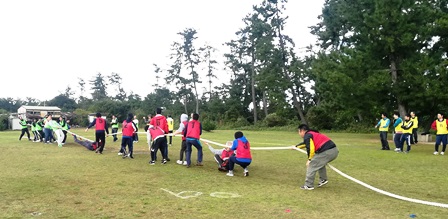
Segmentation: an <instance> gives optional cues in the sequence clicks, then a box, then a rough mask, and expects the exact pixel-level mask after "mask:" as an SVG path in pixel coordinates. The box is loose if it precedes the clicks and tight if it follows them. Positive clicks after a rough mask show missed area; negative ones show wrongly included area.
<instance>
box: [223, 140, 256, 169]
mask: <svg viewBox="0 0 448 219" xmlns="http://www.w3.org/2000/svg"><path fill="white" fill-rule="evenodd" d="M230 150H232V151H236V154H234V155H232V156H231V157H230V158H229V165H228V169H229V172H228V173H227V176H233V168H234V166H235V164H238V165H240V166H241V167H242V168H244V176H249V170H248V168H247V167H248V166H249V165H250V163H251V162H252V155H251V153H250V143H249V141H248V140H247V139H246V137H244V134H243V132H240V131H238V132H235V140H233V142H232V147H231V148H230Z"/></svg>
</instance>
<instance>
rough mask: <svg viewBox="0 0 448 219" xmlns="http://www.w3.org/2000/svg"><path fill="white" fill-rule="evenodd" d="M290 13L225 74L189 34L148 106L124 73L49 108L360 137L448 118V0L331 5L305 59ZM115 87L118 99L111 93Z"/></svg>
mask: <svg viewBox="0 0 448 219" xmlns="http://www.w3.org/2000/svg"><path fill="white" fill-rule="evenodd" d="M287 6H288V4H287V0H263V1H261V3H260V4H257V5H254V6H253V10H252V11H251V12H250V13H248V14H247V15H246V16H245V17H244V18H243V19H242V22H243V24H244V26H243V28H240V29H238V30H236V32H235V35H234V38H233V39H230V40H229V41H228V42H225V43H224V45H225V46H226V48H227V50H228V51H227V52H226V53H225V55H224V58H225V60H224V63H222V64H224V65H225V68H226V69H225V70H222V69H218V68H217V66H218V64H219V63H218V61H217V60H216V59H215V58H214V57H215V54H216V49H215V48H214V47H212V46H211V45H201V46H198V45H197V31H196V30H195V29H194V28H187V29H185V30H182V31H180V32H179V33H178V36H179V40H178V41H176V42H173V43H172V45H171V54H170V56H169V59H168V60H167V61H166V63H154V67H155V72H154V74H155V76H156V77H155V78H156V84H155V85H154V86H153V90H152V92H151V93H150V94H148V95H147V96H146V97H141V96H139V95H138V94H134V93H132V91H130V92H126V91H125V90H123V88H122V87H121V86H120V84H121V82H122V78H121V76H120V75H119V74H118V73H111V74H110V75H104V74H101V73H97V74H96V75H95V76H94V77H93V78H92V79H91V80H89V81H87V82H86V81H85V80H84V79H81V78H80V79H79V82H78V86H77V88H78V89H79V91H80V93H81V94H82V95H80V96H79V97H77V98H75V97H74V92H73V89H74V88H71V87H67V89H66V90H65V92H63V93H61V94H60V95H58V96H56V97H54V98H53V99H51V100H49V101H45V104H46V105H54V106H58V107H61V108H62V109H63V110H64V111H70V112H74V113H75V114H76V115H84V114H86V113H91V112H102V113H108V114H115V115H117V116H118V117H119V118H120V116H123V117H124V116H125V115H126V114H127V113H128V112H134V114H136V115H139V116H145V115H147V114H149V113H153V112H152V111H154V110H155V108H156V107H161V106H163V107H165V108H166V109H167V110H165V114H171V115H173V116H178V115H180V114H181V113H187V114H189V113H191V112H198V113H200V114H201V118H202V120H205V121H206V122H208V123H209V124H211V125H215V126H220V127H242V126H261V127H264V126H284V125H297V124H298V123H307V124H309V125H310V126H312V127H315V128H318V129H333V130H351V131H357V130H365V129H366V127H372V126H373V125H374V124H375V123H376V121H377V120H378V119H379V118H380V115H381V113H382V112H388V113H389V114H392V112H393V111H399V112H400V114H401V116H404V114H406V113H409V112H410V111H414V112H416V114H417V115H418V116H419V117H420V120H421V121H420V122H421V124H422V125H423V126H422V127H423V128H424V129H425V130H428V129H429V125H430V123H431V121H432V120H433V119H434V116H435V115H436V114H437V113H439V112H441V113H445V112H446V110H447V108H446V106H447V103H448V92H447V89H446V85H447V84H448V73H447V69H448V66H447V65H448V61H447V52H448V0H424V1H415V0H413V1H411V0H344V1H340V0H327V1H325V3H324V5H323V8H322V14H321V15H319V19H320V21H319V23H317V24H316V25H314V26H312V27H310V31H311V33H312V34H314V35H315V36H316V37H317V38H318V42H317V43H316V44H315V45H310V46H308V47H307V48H306V55H305V56H302V57H299V56H298V54H297V50H298V48H297V47H296V45H295V43H294V41H293V39H292V38H291V37H289V36H288V35H286V34H285V31H284V30H285V26H286V23H287V21H288V17H287V16H285V15H284V12H285V10H286V8H287ZM289 28H293V27H289ZM161 64H162V65H166V66H167V67H166V68H164V69H162V68H161V67H160V66H162V65H161ZM218 74H230V81H229V82H226V83H222V84H220V85H218V86H214V87H213V86H212V84H213V83H212V82H213V81H214V80H216V78H217V75H218ZM86 83H89V84H90V85H91V89H90V90H87V89H86ZM167 84H169V85H170V87H167V86H164V85H167ZM108 86H110V87H113V88H115V89H116V93H117V94H116V95H110V94H108V93H107V90H108V89H107V88H108ZM201 86H204V87H206V88H205V90H204V92H202V93H201V92H199V91H198V90H199V89H201ZM200 93H201V94H200ZM21 105H42V101H38V100H36V99H33V98H27V99H26V100H14V99H12V98H1V99H0V108H1V109H3V110H4V111H6V112H14V111H16V110H17V108H18V107H20V106H21ZM123 119H124V118H123Z"/></svg>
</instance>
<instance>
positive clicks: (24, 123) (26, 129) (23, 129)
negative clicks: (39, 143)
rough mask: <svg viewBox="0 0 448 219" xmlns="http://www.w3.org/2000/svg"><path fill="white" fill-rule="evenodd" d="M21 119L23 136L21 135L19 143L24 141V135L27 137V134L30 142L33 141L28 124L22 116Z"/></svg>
mask: <svg viewBox="0 0 448 219" xmlns="http://www.w3.org/2000/svg"><path fill="white" fill-rule="evenodd" d="M19 119H20V121H19V124H20V126H22V134H20V137H19V141H21V140H22V137H23V135H25V133H26V135H27V136H28V140H29V141H31V138H30V132H29V131H28V124H27V122H26V120H25V119H24V118H22V116H19Z"/></svg>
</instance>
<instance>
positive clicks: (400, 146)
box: [394, 133, 403, 151]
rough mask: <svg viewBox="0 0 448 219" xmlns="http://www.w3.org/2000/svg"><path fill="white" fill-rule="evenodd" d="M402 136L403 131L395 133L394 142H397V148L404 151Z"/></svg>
mask: <svg viewBox="0 0 448 219" xmlns="http://www.w3.org/2000/svg"><path fill="white" fill-rule="evenodd" d="M401 136H403V133H395V136H394V143H395V148H399V149H400V150H402V151H403V144H402V143H401Z"/></svg>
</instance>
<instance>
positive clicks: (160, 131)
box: [85, 108, 252, 176]
mask: <svg viewBox="0 0 448 219" xmlns="http://www.w3.org/2000/svg"><path fill="white" fill-rule="evenodd" d="M136 118H137V117H136V116H134V115H133V114H132V113H129V114H128V115H127V118H126V120H124V121H123V122H122V123H121V124H122V133H121V134H122V141H121V147H120V151H119V153H118V155H120V156H122V157H123V158H131V159H133V158H134V156H133V151H134V147H133V144H134V143H136V142H138V134H137V133H138V119H136ZM143 119H144V120H145V123H146V126H145V131H146V133H147V137H148V143H149V144H150V154H151V155H150V160H149V164H150V165H155V164H156V161H157V152H158V151H160V154H161V156H162V159H161V163H162V164H166V163H167V162H168V161H170V159H169V158H168V145H171V144H172V137H173V136H174V135H181V137H182V141H181V145H180V153H179V160H177V162H176V163H177V164H180V165H185V166H186V167H187V168H190V167H192V165H193V164H192V161H191V155H192V148H193V147H195V148H196V150H197V160H196V163H195V165H196V166H203V147H202V144H201V141H200V138H201V137H200V136H201V135H202V124H201V122H200V121H199V114H197V113H192V114H191V118H190V120H189V119H188V115H187V114H182V115H181V116H180V124H179V128H178V129H177V130H176V131H174V130H173V129H174V120H173V119H172V118H171V116H168V118H167V117H165V116H164V115H162V109H161V108H157V109H156V115H155V116H152V115H148V117H147V118H146V117H144V118H143ZM110 124H111V128H112V135H113V137H114V139H113V140H114V142H115V141H117V140H118V138H117V134H118V127H119V125H118V124H119V122H118V121H117V118H116V117H115V115H113V116H112V120H111V123H110ZM94 126H95V143H96V145H98V149H97V150H96V153H99V154H102V152H103V150H104V146H105V143H106V138H105V137H106V136H108V135H109V132H108V123H107V121H106V120H105V119H103V118H102V117H101V114H100V113H97V114H96V118H95V119H94V120H93V121H92V122H91V123H90V124H89V126H88V127H87V128H86V130H85V131H88V130H89V129H90V128H92V127H94ZM234 137H235V140H234V141H233V143H232V145H229V147H228V148H225V149H223V150H222V151H221V152H220V153H217V154H219V155H218V156H217V157H215V158H216V161H217V163H218V169H219V170H220V171H228V173H227V175H228V176H233V169H234V166H235V164H238V165H240V166H242V167H243V169H244V176H248V175H249V170H248V168H247V167H248V166H249V165H250V163H251V161H252V156H251V153H250V144H249V141H248V140H247V139H246V138H245V136H244V134H243V133H242V132H236V133H235V135H234ZM168 139H169V141H168ZM209 147H210V148H212V147H211V146H209ZM223 151H225V153H223ZM218 157H219V159H217V158H218Z"/></svg>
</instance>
